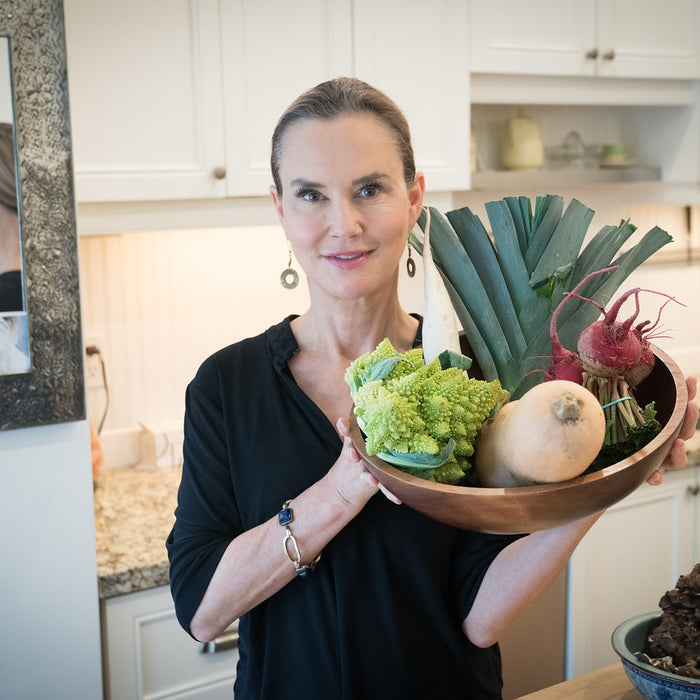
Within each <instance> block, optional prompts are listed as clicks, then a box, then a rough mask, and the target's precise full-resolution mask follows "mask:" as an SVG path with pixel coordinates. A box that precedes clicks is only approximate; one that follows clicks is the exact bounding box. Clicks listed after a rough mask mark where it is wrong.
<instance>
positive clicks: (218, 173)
mask: <svg viewBox="0 0 700 700" xmlns="http://www.w3.org/2000/svg"><path fill="white" fill-rule="evenodd" d="M213 173H214V177H215V178H216V179H217V180H223V179H224V178H225V177H226V168H224V167H222V166H221V165H217V166H216V168H214V171H213Z"/></svg>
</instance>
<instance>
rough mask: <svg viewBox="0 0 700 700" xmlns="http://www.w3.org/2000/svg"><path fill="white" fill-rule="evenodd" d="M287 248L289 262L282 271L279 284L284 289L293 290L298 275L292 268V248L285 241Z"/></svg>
mask: <svg viewBox="0 0 700 700" xmlns="http://www.w3.org/2000/svg"><path fill="white" fill-rule="evenodd" d="M287 247H288V248H289V262H288V263H287V268H286V269H285V270H282V274H281V275H280V282H281V283H282V286H283V287H284V288H285V289H294V287H296V286H297V285H298V284H299V273H298V272H297V271H296V270H295V269H294V268H293V267H292V246H290V245H289V241H287Z"/></svg>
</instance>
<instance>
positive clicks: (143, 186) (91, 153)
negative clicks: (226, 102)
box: [64, 0, 226, 202]
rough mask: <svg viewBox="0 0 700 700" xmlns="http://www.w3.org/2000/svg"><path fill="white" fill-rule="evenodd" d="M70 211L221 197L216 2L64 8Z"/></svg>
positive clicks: (78, 2)
mask: <svg viewBox="0 0 700 700" xmlns="http://www.w3.org/2000/svg"><path fill="white" fill-rule="evenodd" d="M64 12H65V24H66V43H67V55H68V83H69V91H70V105H71V123H72V139H73V156H74V165H75V187H76V194H77V199H78V201H82V202H93V201H105V200H113V201H129V200H143V199H150V200H173V199H187V198H192V197H216V196H221V195H223V194H225V191H226V183H225V180H224V179H223V176H225V168H226V161H225V152H224V146H225V142H224V113H223V96H222V94H221V61H220V45H219V35H218V31H217V28H218V24H219V20H218V13H219V8H218V2H217V0H149V2H139V0H119V1H118V2H116V1H114V0H108V1H104V2H103V1H101V2H93V1H92V0H65V3H64Z"/></svg>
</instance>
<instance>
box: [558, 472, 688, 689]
mask: <svg viewBox="0 0 700 700" xmlns="http://www.w3.org/2000/svg"><path fill="white" fill-rule="evenodd" d="M699 483H700V467H695V468H688V469H685V470H683V471H681V472H676V473H673V472H666V474H665V475H664V483H663V484H662V485H661V486H648V485H646V484H645V485H643V486H642V487H640V488H639V489H637V491H635V492H634V493H633V494H631V495H630V496H629V497H628V498H626V499H625V500H623V501H621V502H620V503H618V504H616V505H615V506H613V507H612V508H610V509H609V510H608V511H607V512H606V513H605V514H604V515H603V516H602V517H601V519H600V520H599V521H598V522H597V523H596V524H595V525H594V526H593V528H592V529H591V531H590V532H589V533H588V534H587V535H586V537H585V538H584V539H583V541H582V542H581V544H580V545H579V546H578V548H577V550H576V552H575V553H574V555H573V557H572V558H571V562H570V564H569V593H568V596H569V620H568V653H567V657H568V661H567V677H569V678H571V677H574V676H580V675H582V674H584V673H588V672H589V671H593V670H595V669H598V668H602V667H603V666H607V665H610V664H613V663H615V662H616V661H617V660H618V657H617V656H616V655H615V653H614V651H613V650H612V647H611V645H610V638H611V635H612V632H613V630H614V629H615V627H617V625H618V624H620V623H621V622H623V621H624V620H626V619H627V618H630V617H632V616H634V615H638V614H641V613H644V612H653V611H655V610H659V607H658V603H659V599H660V598H661V596H662V595H663V594H664V593H665V592H666V591H667V590H670V589H671V588H674V587H675V585H676V581H677V580H678V576H679V575H681V574H687V573H689V572H690V570H691V569H692V568H693V565H694V564H695V562H697V561H699V558H698V557H699V556H700V527H699V525H700V496H699V495H698V484H699Z"/></svg>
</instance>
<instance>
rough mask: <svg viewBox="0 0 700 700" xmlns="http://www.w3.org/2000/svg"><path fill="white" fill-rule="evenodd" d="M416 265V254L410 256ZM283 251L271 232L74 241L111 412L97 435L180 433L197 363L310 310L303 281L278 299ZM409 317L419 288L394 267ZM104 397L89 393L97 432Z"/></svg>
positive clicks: (86, 328)
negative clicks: (163, 428) (169, 429)
mask: <svg viewBox="0 0 700 700" xmlns="http://www.w3.org/2000/svg"><path fill="white" fill-rule="evenodd" d="M414 255H415V254H414ZM287 262H288V251H287V244H286V241H285V238H284V233H283V231H282V228H281V227H279V226H257V227H239V228H230V229H202V230H178V231H153V232H151V231H149V232H143V233H125V234H115V235H100V236H84V237H81V238H80V274H81V295H82V316H83V338H84V343H85V344H86V345H89V344H95V345H97V346H98V347H99V348H100V350H101V353H102V355H103V358H104V362H105V368H106V373H107V383H108V387H109V408H108V411H107V415H106V419H105V421H104V426H103V433H104V434H109V433H110V432H120V431H124V430H131V429H134V428H136V429H137V428H138V426H139V424H141V423H143V424H145V425H153V424H157V425H168V424H172V423H175V424H181V423H182V415H183V410H184V395H185V388H186V386H187V383H188V382H189V381H190V380H191V379H192V377H193V376H194V374H195V372H196V371H197V368H198V367H199V365H200V364H201V362H202V361H203V360H204V359H205V358H206V357H207V356H208V355H210V354H211V353H213V352H215V351H216V350H218V349H219V348H222V347H224V346H226V345H228V344H230V343H233V342H235V341H237V340H240V339H242V338H245V337H248V336H251V335H257V334H258V333H260V332H262V331H264V330H265V329H266V328H268V327H269V326H271V325H272V324H274V323H276V322H278V321H280V320H282V319H283V318H284V317H285V316H287V315H288V314H291V313H302V312H303V311H304V310H305V309H306V308H307V306H308V292H307V289H306V283H305V279H304V277H303V274H302V271H301V269H300V268H299V266H298V265H296V264H295V263H293V266H295V267H296V269H297V270H298V272H299V274H300V278H301V279H300V283H299V286H298V287H297V288H296V289H294V290H288V289H284V288H283V287H282V285H281V284H280V274H281V272H282V270H283V269H284V268H285V267H287ZM400 285H401V295H402V300H403V301H404V304H405V305H406V308H407V309H410V310H412V311H413V310H416V311H418V312H420V311H422V296H423V284H422V276H421V272H420V265H419V266H418V274H417V275H416V277H415V278H413V279H408V277H407V276H406V275H405V271H404V266H402V267H401V280H400ZM104 399H105V394H104V391H102V390H99V389H98V390H90V389H89V390H88V409H89V416H90V420H91V421H92V422H93V424H94V425H96V426H97V425H99V423H100V421H101V417H102V414H103V410H104V404H105V400H104Z"/></svg>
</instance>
